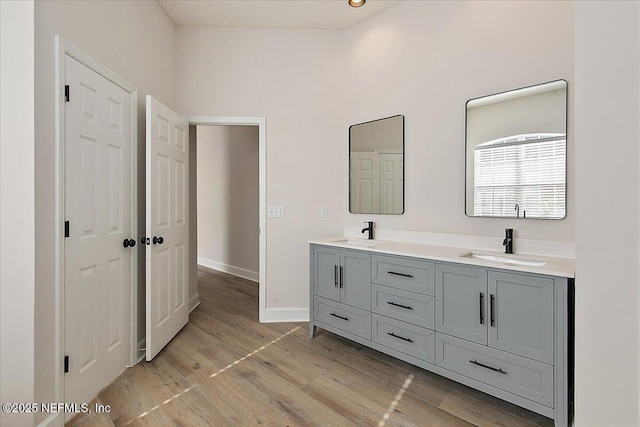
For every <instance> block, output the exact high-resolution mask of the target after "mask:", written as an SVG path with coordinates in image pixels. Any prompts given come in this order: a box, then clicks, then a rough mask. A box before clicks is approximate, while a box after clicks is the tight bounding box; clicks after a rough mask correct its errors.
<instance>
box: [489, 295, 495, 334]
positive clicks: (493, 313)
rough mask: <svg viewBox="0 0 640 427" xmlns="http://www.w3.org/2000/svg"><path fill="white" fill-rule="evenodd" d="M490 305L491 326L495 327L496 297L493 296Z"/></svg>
mask: <svg viewBox="0 0 640 427" xmlns="http://www.w3.org/2000/svg"><path fill="white" fill-rule="evenodd" d="M490 298H491V299H490V304H491V326H492V327H495V326H496V297H495V295H493V294H491V297H490Z"/></svg>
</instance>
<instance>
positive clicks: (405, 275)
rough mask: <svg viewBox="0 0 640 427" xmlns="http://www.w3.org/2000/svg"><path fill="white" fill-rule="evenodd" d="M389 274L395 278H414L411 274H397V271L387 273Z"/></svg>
mask: <svg viewBox="0 0 640 427" xmlns="http://www.w3.org/2000/svg"><path fill="white" fill-rule="evenodd" d="M387 273H388V274H393V275H394V276H402V277H411V278H413V276H412V275H411V274H406V273H396V272H395V271H387Z"/></svg>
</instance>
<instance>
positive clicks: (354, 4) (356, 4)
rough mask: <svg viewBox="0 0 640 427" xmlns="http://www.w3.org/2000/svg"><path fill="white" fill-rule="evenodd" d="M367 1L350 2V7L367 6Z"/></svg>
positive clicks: (350, 0) (355, 0)
mask: <svg viewBox="0 0 640 427" xmlns="http://www.w3.org/2000/svg"><path fill="white" fill-rule="evenodd" d="M366 2H367V0H349V6H351V7H360V6H362V5H363V4H365V3H366Z"/></svg>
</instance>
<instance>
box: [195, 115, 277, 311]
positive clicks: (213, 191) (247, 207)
mask: <svg viewBox="0 0 640 427" xmlns="http://www.w3.org/2000/svg"><path fill="white" fill-rule="evenodd" d="M189 122H190V130H189V133H190V141H191V143H190V145H191V146H190V149H191V152H192V155H191V160H192V162H191V164H192V171H191V177H190V181H191V182H192V184H194V185H193V187H192V188H193V190H192V191H191V208H190V211H191V220H192V224H195V227H193V228H192V231H191V240H192V243H191V248H190V249H191V250H192V251H193V252H192V253H194V254H197V257H196V259H195V262H192V269H193V270H192V274H191V277H192V279H191V286H192V287H193V288H194V290H195V291H196V293H192V295H195V301H193V300H192V301H191V302H190V306H191V308H192V309H193V308H195V307H196V306H197V304H198V299H199V295H198V294H197V280H198V271H197V269H198V267H199V266H202V267H205V268H207V269H212V270H217V271H221V272H224V273H228V274H232V275H234V276H238V277H241V278H244V279H247V280H251V281H253V282H257V285H258V296H259V297H258V305H259V310H258V318H259V320H260V322H265V321H266V315H265V312H266V309H265V307H266V255H267V254H266V140H265V135H266V131H265V124H266V123H265V119H264V118H236V117H232V118H195V119H189ZM194 166H195V167H194Z"/></svg>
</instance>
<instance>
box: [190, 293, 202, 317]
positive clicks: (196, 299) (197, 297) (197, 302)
mask: <svg viewBox="0 0 640 427" xmlns="http://www.w3.org/2000/svg"><path fill="white" fill-rule="evenodd" d="M199 305H200V294H199V293H196V294H195V295H194V296H192V297H191V299H190V300H189V313H191V312H192V311H193V310H194V309H195V308H196V307H197V306H199Z"/></svg>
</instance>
